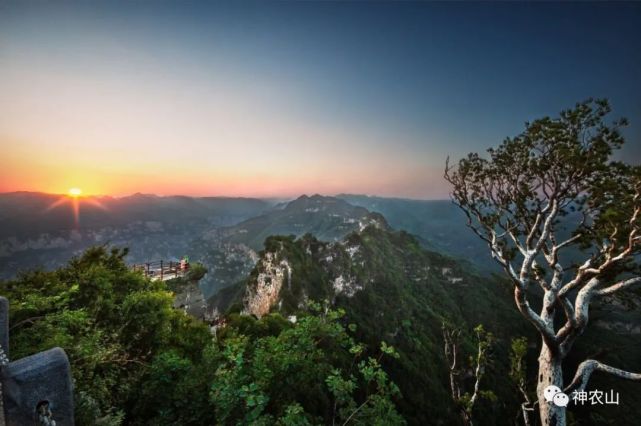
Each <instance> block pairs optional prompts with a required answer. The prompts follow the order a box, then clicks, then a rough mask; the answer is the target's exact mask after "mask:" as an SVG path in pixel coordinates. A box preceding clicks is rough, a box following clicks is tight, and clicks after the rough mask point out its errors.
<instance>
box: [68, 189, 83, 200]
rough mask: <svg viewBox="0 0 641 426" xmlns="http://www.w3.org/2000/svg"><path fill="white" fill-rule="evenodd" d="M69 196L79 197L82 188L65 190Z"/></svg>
mask: <svg viewBox="0 0 641 426" xmlns="http://www.w3.org/2000/svg"><path fill="white" fill-rule="evenodd" d="M67 193H68V194H69V196H70V197H74V198H77V197H80V195H82V190H81V189H80V188H70V189H69V191H67Z"/></svg>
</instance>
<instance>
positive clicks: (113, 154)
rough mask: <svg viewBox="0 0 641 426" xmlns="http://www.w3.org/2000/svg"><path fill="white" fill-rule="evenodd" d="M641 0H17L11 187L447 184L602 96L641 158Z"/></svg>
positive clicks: (6, 58) (378, 190) (2, 130)
mask: <svg viewBox="0 0 641 426" xmlns="http://www.w3.org/2000/svg"><path fill="white" fill-rule="evenodd" d="M640 22H641V3H596V2H589V3H575V2H571V3H563V4H557V3H504V2H499V3H486V2H483V3H460V2H455V3H410V2H402V3H387V2H355V3H342V2H340V3H339V2H322V3H321V2H235V3H225V2H206V3H199V2H188V1H180V2H178V1H176V2H155V1H154V2H152V1H137V2H126V3H120V2H87V1H85V2H57V3H56V4H53V2H30V1H18V2H13V1H3V2H0V148H1V151H0V152H1V153H0V192H9V191H17V190H28V191H44V192H53V193H65V192H66V191H67V190H68V188H71V187H78V188H82V190H83V192H84V193H86V194H109V195H116V196H119V195H126V194H131V193H135V192H143V193H155V194H159V195H171V194H184V195H198V196H202V195H225V196H257V197H289V196H297V195H300V194H302V193H307V194H312V193H321V194H337V193H363V194H370V195H381V196H395V197H406V198H421V199H439V198H446V197H447V194H448V186H447V184H446V183H445V182H444V180H443V179H442V174H443V168H444V163H445V160H446V158H447V157H448V155H449V156H451V157H452V158H454V159H456V158H459V157H461V156H463V155H466V154H467V153H468V152H480V151H484V150H485V149H486V148H488V147H490V146H494V145H497V144H499V143H500V142H501V141H502V140H503V139H504V138H505V137H507V136H514V135H516V134H518V133H519V132H520V131H522V130H523V125H524V123H525V122H526V121H531V120H533V119H536V118H539V117H542V116H545V115H554V114H556V113H558V112H559V111H561V110H563V109H565V108H569V107H572V106H573V105H574V104H575V103H576V102H578V101H582V100H584V99H586V98H589V97H597V98H601V97H605V98H608V99H609V100H610V102H611V104H612V106H613V117H612V118H613V119H614V118H616V117H620V116H625V117H627V118H628V119H629V120H630V122H631V125H630V126H629V127H628V128H627V129H626V131H625V135H626V137H627V139H628V144H627V146H626V147H625V148H624V150H623V152H622V153H620V154H619V155H620V157H621V158H625V159H626V160H627V161H630V162H635V163H638V162H640V160H641V143H640V141H641V78H639V76H641V46H640V43H641V25H639V23H640Z"/></svg>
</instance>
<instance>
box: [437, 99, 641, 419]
mask: <svg viewBox="0 0 641 426" xmlns="http://www.w3.org/2000/svg"><path fill="white" fill-rule="evenodd" d="M609 112H610V107H609V105H608V102H607V101H604V100H598V101H593V100H588V101H586V102H583V103H580V104H577V105H576V107H575V108H574V109H571V110H567V111H563V112H562V113H561V114H560V116H559V117H558V118H549V117H546V118H542V119H539V120H536V121H534V122H532V123H526V127H525V131H524V132H523V133H522V134H520V135H519V136H517V137H515V138H508V139H506V140H505V141H504V142H503V143H502V144H501V145H500V146H499V147H498V148H495V149H489V150H488V157H489V158H482V157H481V156H479V155H478V154H474V153H473V154H469V155H468V156H467V157H466V158H464V159H461V160H460V161H459V162H458V164H456V165H455V166H451V165H450V164H449V159H448V163H447V165H446V170H445V178H446V180H447V181H448V182H450V183H451V184H452V186H453V191H452V198H453V201H454V203H455V204H457V205H458V206H459V207H460V208H461V209H462V211H463V212H464V213H465V214H466V216H467V224H468V226H469V227H470V228H471V229H472V230H473V231H474V232H475V233H476V234H477V235H478V236H479V237H480V238H481V239H483V240H484V241H485V242H486V243H487V244H488V246H489V250H490V252H491V254H492V256H493V258H494V259H495V260H496V261H497V262H498V263H499V264H500V265H501V266H502V268H503V269H504V271H505V273H506V274H507V276H508V277H509V279H510V280H511V281H512V283H513V284H514V299H515V302H516V307H517V308H518V310H519V312H520V313H521V314H522V315H523V316H524V317H525V318H526V319H527V320H528V321H529V322H530V323H531V324H532V326H533V327H534V328H535V329H536V330H537V331H538V333H539V334H540V336H541V341H542V345H541V351H540V354H539V358H538V382H537V398H538V405H539V414H540V417H541V422H542V424H544V425H565V423H566V413H565V407H557V406H556V405H554V404H553V403H549V402H547V401H546V400H545V398H544V396H543V390H544V389H545V388H546V387H547V386H549V385H556V386H558V387H559V388H560V389H565V390H566V392H570V391H572V390H573V389H575V388H577V387H585V386H586V384H587V382H588V380H589V378H590V375H591V374H592V373H593V372H594V371H601V372H604V373H609V374H613V375H615V376H618V377H621V378H625V379H630V380H641V375H639V374H634V373H631V372H628V371H625V370H621V369H619V368H614V367H611V366H608V365H605V364H603V363H601V362H598V361H595V360H586V361H585V362H583V363H582V364H581V365H580V366H579V368H578V370H577V372H576V375H575V378H574V380H572V382H571V383H570V385H569V386H567V387H566V386H564V383H563V374H562V373H563V370H562V367H563V365H562V364H563V360H564V359H565V358H566V357H567V355H568V353H569V352H570V351H571V349H572V346H573V344H574V342H575V341H576V339H577V338H578V337H579V336H580V335H581V334H582V333H583V332H584V330H585V329H586V327H587V325H588V317H589V309H590V304H591V303H592V302H593V301H594V300H597V299H598V298H601V297H603V296H608V295H613V294H615V293H618V292H622V291H625V290H627V289H629V288H631V287H632V286H633V285H635V284H639V283H641V277H640V276H639V265H638V264H637V262H636V258H635V255H636V254H638V253H639V246H640V244H639V241H640V239H641V236H640V234H639V214H640V211H641V185H640V182H641V179H640V177H641V171H640V168H639V166H630V165H627V164H624V163H621V162H615V161H613V160H612V153H613V150H615V149H618V148H620V147H621V146H622V144H623V143H624V138H623V136H622V135H621V133H620V130H619V129H620V127H621V126H623V125H625V124H627V122H626V121H625V120H620V121H618V122H614V123H612V124H607V123H605V121H604V117H605V116H606V115H607V114H608V113H609ZM577 248H581V249H582V250H583V251H582V253H584V258H583V260H581V262H578V263H570V262H569V260H568V259H569V257H568V256H567V251H568V250H570V249H572V250H574V252H575V253H577V252H578V250H577ZM532 287H539V289H538V291H534V290H535V289H533V288H532ZM533 297H540V298H541V306H542V308H541V310H540V312H535V310H534V309H533V308H532V306H531V304H530V299H531V298H533ZM558 317H560V318H558ZM555 320H557V321H555Z"/></svg>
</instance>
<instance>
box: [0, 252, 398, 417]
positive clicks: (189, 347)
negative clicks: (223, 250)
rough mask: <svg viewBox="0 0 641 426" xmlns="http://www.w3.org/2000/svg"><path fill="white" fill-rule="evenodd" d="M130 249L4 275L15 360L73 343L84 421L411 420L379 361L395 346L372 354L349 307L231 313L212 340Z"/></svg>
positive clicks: (79, 411) (78, 401)
mask: <svg viewBox="0 0 641 426" xmlns="http://www.w3.org/2000/svg"><path fill="white" fill-rule="evenodd" d="M125 256H126V251H124V250H112V251H107V250H106V249H105V248H102V247H99V248H92V249H90V250H88V251H87V252H86V253H85V254H84V255H82V256H81V257H79V258H76V259H73V260H72V261H70V262H69V264H68V265H67V266H66V267H64V268H61V269H59V270H56V271H52V272H43V271H35V272H30V273H26V274H23V275H22V276H20V277H19V278H18V279H16V280H13V281H7V282H3V283H1V284H0V293H1V294H3V295H5V296H6V297H7V298H8V299H9V300H10V302H11V318H10V319H11V324H12V329H11V342H12V348H11V349H12V353H11V355H12V358H13V359H16V358H21V357H24V356H27V355H30V354H32V353H35V352H38V351H42V350H46V349H49V348H51V347H53V346H60V347H62V348H63V349H64V350H65V351H66V352H67V354H68V356H69V359H70V362H71V366H72V372H73V376H74V385H75V396H76V423H77V424H78V425H119V424H132V425H138V424H140V425H147V424H153V425H176V424H181V425H211V424H250V423H251V424H265V425H267V424H282V425H305V424H322V423H332V422H340V423H341V424H343V423H346V422H347V423H349V424H402V423H403V420H402V418H401V417H400V416H399V414H398V413H397V411H396V408H395V403H394V401H395V400H396V399H398V398H400V395H399V392H398V388H397V387H396V385H394V384H393V383H392V382H391V381H390V380H389V378H388V377H387V374H386V373H385V372H384V371H383V369H382V368H381V357H383V356H385V357H387V358H390V359H394V358H396V357H398V355H397V354H396V352H395V351H394V349H392V348H391V347H388V346H386V345H383V346H382V347H380V349H378V350H375V351H369V352H366V350H365V349H366V348H365V346H363V345H362V344H358V343H357V342H355V341H354V339H353V338H352V337H351V335H352V334H353V333H352V332H353V330H354V326H353V325H351V326H349V328H350V329H351V330H349V329H348V326H347V325H345V324H343V321H342V319H341V318H342V316H343V312H340V311H333V310H330V309H327V308H323V309H321V307H320V306H318V305H313V306H312V308H313V309H312V310H311V311H312V313H311V314H309V315H305V316H302V317H300V318H298V320H297V321H296V322H295V323H292V322H290V321H287V320H286V319H284V318H283V317H281V316H280V315H277V314H275V315H270V316H268V317H265V318H263V319H261V320H256V319H254V318H251V317H246V316H233V317H231V318H229V323H228V324H227V326H226V327H224V328H222V329H220V330H219V332H218V335H217V336H216V337H213V336H212V334H211V332H210V330H209V328H208V327H207V326H206V325H205V324H204V323H202V322H200V321H197V320H195V319H192V318H190V317H188V316H187V315H185V314H184V313H183V312H182V311H180V310H174V309H173V308H172V294H171V293H170V292H168V291H167V289H166V287H165V283H163V282H161V281H150V280H149V279H147V278H144V277H143V276H142V275H141V274H139V273H136V272H133V271H131V270H130V269H129V268H128V267H127V265H126V263H125V262H124V257H125ZM367 353H370V354H376V355H375V356H374V357H370V356H368V355H367Z"/></svg>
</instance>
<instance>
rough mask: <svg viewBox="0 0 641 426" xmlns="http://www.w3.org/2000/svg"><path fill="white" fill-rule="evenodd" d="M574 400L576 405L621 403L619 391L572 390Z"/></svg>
mask: <svg viewBox="0 0 641 426" xmlns="http://www.w3.org/2000/svg"><path fill="white" fill-rule="evenodd" d="M572 401H573V402H574V404H575V405H579V404H581V405H586V404H588V405H619V392H614V391H613V390H612V389H610V392H603V391H602V390H598V389H595V390H591V391H589V392H586V391H584V390H582V391H574V392H572Z"/></svg>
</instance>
